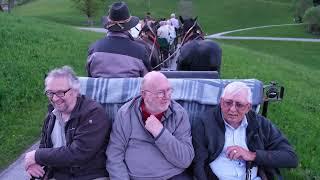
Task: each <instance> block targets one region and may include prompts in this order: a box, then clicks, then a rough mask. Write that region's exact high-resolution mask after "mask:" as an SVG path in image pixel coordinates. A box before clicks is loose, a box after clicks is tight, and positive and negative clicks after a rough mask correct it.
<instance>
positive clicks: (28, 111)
mask: <svg viewBox="0 0 320 180" xmlns="http://www.w3.org/2000/svg"><path fill="white" fill-rule="evenodd" d="M0 22H1V26H0V37H1V41H0V49H1V54H0V59H1V62H0V76H1V78H0V114H1V115H0V124H1V126H0V142H1V143H0V169H1V168H3V167H4V166H6V165H7V164H8V163H9V162H11V161H12V160H13V159H14V158H15V157H17V156H18V155H19V154H20V153H21V152H22V151H23V150H24V149H25V148H26V147H28V146H29V145H30V144H32V143H33V142H34V141H35V140H36V139H37V138H38V137H39V132H40V131H39V130H40V128H41V125H42V119H43V117H44V115H45V111H46V108H45V107H46V98H45V97H44V95H43V87H44V86H43V78H44V75H45V73H46V72H48V70H50V69H52V68H54V67H58V66H62V65H65V64H68V65H71V66H73V67H75V69H76V70H77V72H78V73H79V74H80V75H85V73H84V69H85V68H84V65H85V62H86V52H87V47H88V45H89V44H90V42H92V41H93V40H95V39H97V38H99V37H101V34H95V33H89V32H83V31H78V30H75V29H74V28H70V27H68V26H63V25H59V24H54V23H49V22H46V21H42V20H37V19H30V18H24V17H15V16H11V15H7V14H3V13H0Z"/></svg>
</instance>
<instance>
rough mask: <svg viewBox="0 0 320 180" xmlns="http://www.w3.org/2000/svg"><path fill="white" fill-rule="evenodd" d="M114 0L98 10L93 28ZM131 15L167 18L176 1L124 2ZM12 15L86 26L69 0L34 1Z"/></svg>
mask: <svg viewBox="0 0 320 180" xmlns="http://www.w3.org/2000/svg"><path fill="white" fill-rule="evenodd" d="M115 1H116V0H108V1H107V2H106V4H105V5H104V6H101V8H100V9H99V12H98V15H97V16H96V17H95V26H101V17H102V16H104V15H106V13H107V10H108V6H109V5H110V4H111V3H112V2H115ZM125 2H127V3H128V6H129V9H130V11H131V14H132V15H134V16H138V17H144V15H145V13H146V12H147V11H150V12H152V15H153V16H155V17H169V15H170V13H172V12H176V11H177V9H176V7H177V3H178V0H161V1H152V0H151V3H150V5H149V4H148V3H146V0H126V1H125ZM163 4H171V5H170V6H168V7H166V8H158V7H161V6H163ZM13 13H14V14H16V15H19V16H26V17H37V18H40V19H45V20H49V21H54V22H58V23H61V24H67V25H74V26H86V16H85V15H83V14H81V13H80V12H79V11H78V10H77V9H76V8H75V7H74V4H73V3H72V2H71V1H70V0H36V1H33V2H31V3H28V4H26V5H24V6H21V7H17V8H15V9H14V12H13Z"/></svg>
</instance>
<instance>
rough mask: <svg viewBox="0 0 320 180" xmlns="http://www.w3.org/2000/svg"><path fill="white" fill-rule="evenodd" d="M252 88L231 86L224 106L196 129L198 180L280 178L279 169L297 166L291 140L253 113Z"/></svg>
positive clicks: (199, 123)
mask: <svg viewBox="0 0 320 180" xmlns="http://www.w3.org/2000/svg"><path fill="white" fill-rule="evenodd" d="M251 103H252V93H251V89H250V88H249V87H248V86H247V85H246V84H244V83H242V82H232V83H230V84H228V85H227V86H226V87H225V89H224V91H223V93H222V96H221V100H220V106H219V107H217V109H216V110H215V111H214V112H213V113H209V114H210V115H211V116H209V117H206V118H205V119H199V121H197V124H196V125H195V126H194V127H193V129H192V137H193V145H194V148H195V158H194V165H193V170H194V171H193V172H194V175H195V177H196V178H197V179H198V180H209V179H222V180H223V179H228V180H233V179H234V180H236V179H243V180H244V179H255V180H259V179H266V178H267V179H278V176H280V174H279V169H278V168H283V167H287V168H290V167H296V166H297V164H298V159H297V155H296V153H295V152H294V150H293V148H292V146H291V145H290V144H289V142H288V140H287V139H286V138H285V137H284V136H283V135H282V133H281V132H280V131H279V130H278V129H277V128H276V127H275V125H273V124H272V123H271V121H269V120H267V119H266V118H264V117H262V116H260V115H258V114H256V113H255V112H254V111H252V110H251Z"/></svg>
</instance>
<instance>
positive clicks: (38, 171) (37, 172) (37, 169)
mask: <svg viewBox="0 0 320 180" xmlns="http://www.w3.org/2000/svg"><path fill="white" fill-rule="evenodd" d="M27 173H28V174H29V175H30V176H33V177H36V178H39V177H42V176H43V175H44V174H45V171H44V170H43V167H41V166H40V165H39V164H32V165H30V166H29V168H28V169H27Z"/></svg>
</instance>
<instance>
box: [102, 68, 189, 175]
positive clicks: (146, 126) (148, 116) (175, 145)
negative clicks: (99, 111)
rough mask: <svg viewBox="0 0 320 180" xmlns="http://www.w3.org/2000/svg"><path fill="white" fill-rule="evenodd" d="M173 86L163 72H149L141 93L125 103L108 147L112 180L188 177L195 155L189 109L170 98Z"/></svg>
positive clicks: (119, 113) (108, 161)
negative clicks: (187, 171)
mask: <svg viewBox="0 0 320 180" xmlns="http://www.w3.org/2000/svg"><path fill="white" fill-rule="evenodd" d="M172 92H173V90H172V88H171V86H170V83H169V81H168V79H167V78H166V77H165V76H164V75H163V74H162V73H160V72H155V71H152V72H149V73H147V74H146V75H145V76H144V78H143V80H142V84H141V95H139V96H138V97H135V98H133V99H132V100H131V101H130V102H128V103H126V104H125V105H123V106H122V107H121V108H120V109H119V111H118V113H117V115H116V118H115V121H114V123H113V126H112V131H111V135H110V142H109V145H108V148H107V156H108V160H107V170H108V172H109V174H110V178H111V179H112V180H130V179H143V180H160V179H161V180H162V179H167V180H189V179H190V177H189V176H188V175H187V173H186V172H185V169H186V168H187V167H189V165H190V164H191V162H192V159H193V157H194V151H193V147H192V140H191V128H190V122H189V118H188V114H187V112H186V111H185V110H184V109H183V107H182V106H180V105H179V104H178V103H177V102H175V101H173V100H171V94H172Z"/></svg>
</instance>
